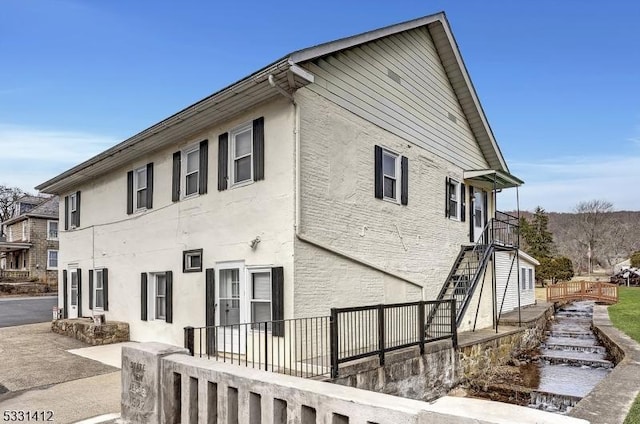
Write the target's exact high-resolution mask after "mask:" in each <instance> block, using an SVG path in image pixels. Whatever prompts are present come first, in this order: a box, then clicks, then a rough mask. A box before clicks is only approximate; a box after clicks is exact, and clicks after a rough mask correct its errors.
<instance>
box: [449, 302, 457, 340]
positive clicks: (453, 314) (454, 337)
mask: <svg viewBox="0 0 640 424" xmlns="http://www.w3.org/2000/svg"><path fill="white" fill-rule="evenodd" d="M450 302H451V343H452V345H453V348H454V349H456V350H457V349H458V323H457V322H456V321H457V317H456V300H455V299H451V300H450Z"/></svg>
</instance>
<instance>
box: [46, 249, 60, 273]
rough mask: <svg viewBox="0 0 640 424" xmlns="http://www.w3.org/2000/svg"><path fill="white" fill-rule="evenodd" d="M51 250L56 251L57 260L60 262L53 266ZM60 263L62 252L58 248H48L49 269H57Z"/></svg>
mask: <svg viewBox="0 0 640 424" xmlns="http://www.w3.org/2000/svg"><path fill="white" fill-rule="evenodd" d="M51 252H56V260H57V262H58V264H57V265H56V266H51V256H50V255H51ZM59 264H60V252H59V251H58V250H57V249H48V250H47V270H57V269H58V265H59Z"/></svg>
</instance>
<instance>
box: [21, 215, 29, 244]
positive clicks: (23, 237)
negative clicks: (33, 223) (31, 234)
mask: <svg viewBox="0 0 640 424" xmlns="http://www.w3.org/2000/svg"><path fill="white" fill-rule="evenodd" d="M27 224H28V223H27V221H26V220H25V221H22V240H25V241H26V240H28V237H27V235H28V234H27V233H28V231H27V229H28V225H27Z"/></svg>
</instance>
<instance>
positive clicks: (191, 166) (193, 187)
mask: <svg viewBox="0 0 640 424" xmlns="http://www.w3.org/2000/svg"><path fill="white" fill-rule="evenodd" d="M185 158H186V163H187V169H186V170H185V182H184V187H185V192H184V195H185V196H191V195H192V194H196V193H198V186H199V182H200V181H199V173H200V146H196V147H195V148H192V149H191V150H189V151H187V152H185Z"/></svg>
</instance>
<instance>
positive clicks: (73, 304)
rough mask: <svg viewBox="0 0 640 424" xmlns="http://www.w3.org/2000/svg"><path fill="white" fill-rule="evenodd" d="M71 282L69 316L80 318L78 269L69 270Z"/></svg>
mask: <svg viewBox="0 0 640 424" xmlns="http://www.w3.org/2000/svg"><path fill="white" fill-rule="evenodd" d="M69 277H70V279H71V284H69V313H68V317H69V318H78V302H79V299H78V270H77V269H71V270H69Z"/></svg>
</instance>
